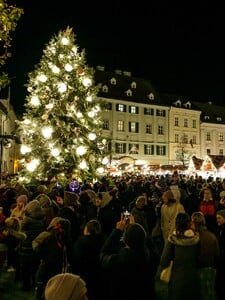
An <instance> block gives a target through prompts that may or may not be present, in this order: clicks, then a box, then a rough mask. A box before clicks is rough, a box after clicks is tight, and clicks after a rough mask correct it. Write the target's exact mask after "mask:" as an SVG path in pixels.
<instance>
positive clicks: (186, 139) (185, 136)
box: [183, 134, 188, 144]
mask: <svg viewBox="0 0 225 300" xmlns="http://www.w3.org/2000/svg"><path fill="white" fill-rule="evenodd" d="M183 144H188V136H187V134H184V136H183Z"/></svg>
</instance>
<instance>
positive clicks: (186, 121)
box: [184, 119, 188, 127]
mask: <svg viewBox="0 0 225 300" xmlns="http://www.w3.org/2000/svg"><path fill="white" fill-rule="evenodd" d="M184 127H188V119H184Z"/></svg>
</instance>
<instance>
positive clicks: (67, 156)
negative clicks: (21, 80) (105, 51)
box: [18, 27, 107, 181]
mask: <svg viewBox="0 0 225 300" xmlns="http://www.w3.org/2000/svg"><path fill="white" fill-rule="evenodd" d="M75 38H76V36H75V34H74V33H73V30H72V29H71V28H69V27H68V28H67V29H66V30H64V31H60V32H59V33H58V36H54V37H53V38H52V39H51V40H50V42H49V44H48V45H47V46H46V49H45V50H44V51H43V55H42V58H41V60H40V62H39V64H38V65H37V66H36V67H35V69H34V71H32V72H31V73H30V74H29V81H28V84H27V91H28V96H27V97H26V103H25V113H24V114H23V118H22V120H20V121H18V132H19V136H20V139H21V142H22V145H21V155H22V159H21V164H22V169H21V171H20V172H19V175H20V179H21V177H22V178H23V179H25V180H26V181H31V180H32V179H35V180H51V179H52V178H55V179H56V180H58V181H67V180H68V179H70V178H79V179H81V180H84V179H89V180H90V178H96V176H97V174H98V171H100V169H101V167H104V165H105V164H106V163H107V153H106V152H107V141H106V140H105V139H104V138H103V137H102V135H101V133H102V119H101V111H102V106H101V103H100V102H99V101H100V100H99V99H98V97H97V93H98V89H99V87H97V86H96V85H95V84H94V69H93V68H90V67H88V66H87V65H86V60H85V51H84V50H82V51H79V48H78V46H77V45H76V43H75V42H76V39H75Z"/></svg>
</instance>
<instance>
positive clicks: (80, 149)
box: [76, 146, 87, 156]
mask: <svg viewBox="0 0 225 300" xmlns="http://www.w3.org/2000/svg"><path fill="white" fill-rule="evenodd" d="M86 152H87V149H86V148H85V147H84V146H79V147H77V149H76V153H77V155H80V156H82V155H84V154H85V153H86Z"/></svg>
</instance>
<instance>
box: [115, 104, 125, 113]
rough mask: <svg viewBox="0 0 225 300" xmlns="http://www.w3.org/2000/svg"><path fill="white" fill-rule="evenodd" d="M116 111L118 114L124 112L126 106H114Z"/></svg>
mask: <svg viewBox="0 0 225 300" xmlns="http://www.w3.org/2000/svg"><path fill="white" fill-rule="evenodd" d="M116 110H117V111H120V112H126V105H124V104H117V105H116Z"/></svg>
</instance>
